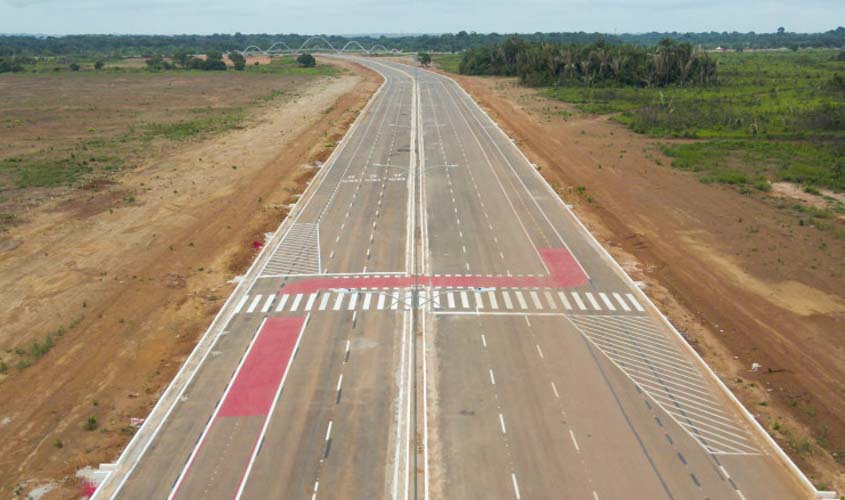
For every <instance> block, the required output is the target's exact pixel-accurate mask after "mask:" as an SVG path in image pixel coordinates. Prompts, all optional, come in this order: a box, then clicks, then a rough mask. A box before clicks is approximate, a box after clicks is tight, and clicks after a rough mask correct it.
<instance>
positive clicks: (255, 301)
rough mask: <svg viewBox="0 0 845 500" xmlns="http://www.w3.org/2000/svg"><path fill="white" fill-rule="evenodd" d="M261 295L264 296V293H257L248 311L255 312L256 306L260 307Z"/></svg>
mask: <svg viewBox="0 0 845 500" xmlns="http://www.w3.org/2000/svg"><path fill="white" fill-rule="evenodd" d="M261 297H263V295H261V294H259V295H256V296H255V298H254V299H252V303H251V304H250V305H249V307H247V308H246V312H248V313H251V312H255V308H256V307H258V302H260V301H261Z"/></svg>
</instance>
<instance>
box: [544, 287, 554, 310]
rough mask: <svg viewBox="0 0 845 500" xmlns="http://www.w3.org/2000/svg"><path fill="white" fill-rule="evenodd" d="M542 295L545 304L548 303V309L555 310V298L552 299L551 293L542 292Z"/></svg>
mask: <svg viewBox="0 0 845 500" xmlns="http://www.w3.org/2000/svg"><path fill="white" fill-rule="evenodd" d="M543 295H544V296H545V297H546V302H548V303H549V308H550V309H552V310H557V303H556V302H555V298H554V297H552V292H550V291H548V290H546V291H545V292H543Z"/></svg>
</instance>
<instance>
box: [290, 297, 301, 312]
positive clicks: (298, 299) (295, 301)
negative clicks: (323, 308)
mask: <svg viewBox="0 0 845 500" xmlns="http://www.w3.org/2000/svg"><path fill="white" fill-rule="evenodd" d="M300 302H302V294H301V293H298V294H296V295H295V296H294V297H293V303H292V304H291V305H290V311H291V312H294V311H296V310H297V309H298V308H299V303H300Z"/></svg>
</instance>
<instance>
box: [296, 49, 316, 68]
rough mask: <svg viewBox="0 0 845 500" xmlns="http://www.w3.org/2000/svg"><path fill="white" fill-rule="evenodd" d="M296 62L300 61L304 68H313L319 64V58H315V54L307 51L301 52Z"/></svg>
mask: <svg viewBox="0 0 845 500" xmlns="http://www.w3.org/2000/svg"><path fill="white" fill-rule="evenodd" d="M296 62H298V63H299V65H300V66H302V67H303V68H313V67H314V66H316V65H317V60H316V59H314V56H312V55H311V54H309V53H307V52H306V53H304V54H300V55H299V57H297V58H296Z"/></svg>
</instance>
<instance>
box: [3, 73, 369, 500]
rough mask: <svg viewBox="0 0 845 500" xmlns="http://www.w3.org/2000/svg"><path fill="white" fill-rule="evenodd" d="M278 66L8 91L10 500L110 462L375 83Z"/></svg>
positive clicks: (6, 433)
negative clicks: (15, 494)
mask: <svg viewBox="0 0 845 500" xmlns="http://www.w3.org/2000/svg"><path fill="white" fill-rule="evenodd" d="M274 64H278V65H279V66H280V67H279V68H275V69H274V68H270V67H265V66H261V67H258V68H256V69H253V70H251V71H247V72H244V73H235V72H226V73H200V72H165V73H153V74H150V73H147V72H142V71H141V70H140V69H135V70H133V69H124V70H113V71H103V72H94V71H80V72H78V73H70V72H67V73H61V72H60V73H55V72H49V73H44V74H35V75H32V74H29V75H4V77H3V78H0V96H3V99H2V101H0V113H1V114H2V116H3V120H4V123H2V125H0V126H3V127H4V128H3V141H2V146H0V147H2V149H0V165H2V167H0V179H2V180H0V182H2V184H1V185H2V186H3V191H2V194H0V196H2V201H1V202H0V204H2V209H0V211H2V212H3V213H4V214H6V215H5V216H4V219H5V224H4V227H3V233H2V235H0V250H2V251H0V274H2V275H3V276H4V278H5V282H6V283H7V286H5V287H4V288H3V291H2V292H0V293H2V295H0V301H2V304H3V306H2V309H0V322H2V324H3V325H4V326H3V328H2V334H0V360H2V363H3V364H2V365H0V368H3V369H2V371H3V373H2V374H0V408H2V411H0V433H2V435H3V439H2V442H0V457H2V458H0V478H2V479H0V490H2V491H4V492H5V494H6V495H7V496H8V495H11V494H13V493H14V492H16V491H22V492H27V491H30V490H31V489H32V488H34V487H36V486H38V485H43V484H47V483H55V485H56V487H57V488H58V489H57V490H56V492H57V493H58V496H61V497H78V495H79V493H80V489H79V488H80V482H79V481H78V479H76V478H75V477H74V473H75V471H76V470H78V469H79V468H81V467H84V466H86V465H95V466H96V464H98V463H100V462H109V461H112V460H114V459H115V458H116V457H117V455H118V453H119V452H120V450H121V449H122V447H123V446H124V445H125V443H126V442H127V441H128V439H129V438H130V437H131V435H132V434H133V432H134V428H133V427H132V426H131V425H130V424H131V422H130V418H132V417H144V416H145V415H146V414H147V412H148V411H149V409H150V408H151V406H152V405H153V404H154V402H155V401H156V399H157V397H158V394H159V392H160V391H161V390H162V389H163V387H164V386H165V385H166V384H167V383H168V382H169V381H170V379H171V378H172V376H173V374H174V373H175V371H176V370H177V369H178V367H179V365H180V363H181V362H182V360H183V359H184V357H185V356H186V355H187V354H188V353H189V352H190V351H191V349H192V348H193V345H194V342H195V339H196V338H197V336H198V335H199V334H201V332H202V331H203V330H204V329H205V328H206V326H207V325H208V323H209V322H210V320H211V318H212V317H213V315H214V314H215V313H216V311H217V309H218V308H219V307H220V306H221V304H222V303H223V300H224V299H225V297H226V296H227V295H228V294H229V292H230V290H231V287H232V285H231V284H228V283H227V281H228V280H230V279H231V278H232V277H233V276H236V275H237V274H239V273H240V272H242V271H243V270H244V269H245V267H246V265H247V264H248V263H249V262H250V260H251V259H252V257H253V255H254V253H255V251H256V250H255V246H257V245H260V244H261V243H262V242H263V241H264V232H265V231H267V230H269V229H271V228H275V227H276V226H277V225H278V222H279V220H280V219H281V218H283V217H284V216H285V215H286V213H287V210H288V204H290V203H291V202H293V201H294V200H295V199H296V195H297V193H299V192H301V190H302V189H303V188H304V186H305V185H306V182H307V181H308V179H309V178H310V177H311V176H312V175H313V174H314V173H315V172H316V170H317V169H316V168H314V166H315V165H316V164H317V163H318V162H319V161H322V160H323V159H325V158H326V157H327V156H328V154H329V153H330V152H331V150H332V148H333V147H334V145H335V143H336V141H337V140H339V138H340V137H341V136H342V134H343V132H344V131H345V128H346V127H347V126H348V124H349V123H351V121H352V120H353V119H354V117H355V116H356V114H357V112H358V111H359V110H360V109H361V107H363V105H364V104H365V102H366V101H367V99H368V98H369V96H370V95H371V93H372V92H373V91H374V90H375V88H376V87H377V85H378V83H379V77H378V76H377V75H375V74H374V73H372V72H370V71H368V70H364V69H363V68H361V67H358V66H353V65H346V68H345V69H332V68H327V67H324V66H319V65H318V68H317V69H318V70H319V71H316V70H310V71H309V72H308V73H310V74H297V73H302V72H300V71H299V70H297V69H296V68H293V67H292V66H291V65H290V64H287V63H284V62H282V63H274ZM36 174H37V175H36Z"/></svg>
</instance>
